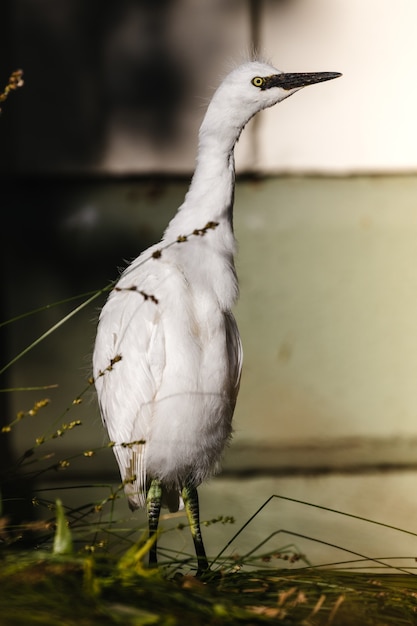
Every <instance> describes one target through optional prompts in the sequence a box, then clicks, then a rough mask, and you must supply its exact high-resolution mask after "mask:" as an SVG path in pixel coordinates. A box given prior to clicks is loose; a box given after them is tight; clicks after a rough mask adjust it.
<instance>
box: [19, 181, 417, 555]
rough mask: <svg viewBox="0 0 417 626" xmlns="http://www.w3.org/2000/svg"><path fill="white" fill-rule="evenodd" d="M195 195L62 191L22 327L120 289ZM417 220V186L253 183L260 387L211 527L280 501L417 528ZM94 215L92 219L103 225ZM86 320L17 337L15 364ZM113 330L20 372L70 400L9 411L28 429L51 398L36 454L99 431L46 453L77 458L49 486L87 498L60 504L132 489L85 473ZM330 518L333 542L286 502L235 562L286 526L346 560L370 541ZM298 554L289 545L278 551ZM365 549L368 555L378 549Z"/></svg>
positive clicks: (62, 347) (164, 189)
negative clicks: (97, 351) (76, 301)
mask: <svg viewBox="0 0 417 626" xmlns="http://www.w3.org/2000/svg"><path fill="white" fill-rule="evenodd" d="M186 186H187V183H186V182H185V181H179V182H178V181H177V182H176V181H168V182H163V181H159V182H157V183H155V182H152V183H151V182H146V181H144V182H141V181H137V182H133V181H132V182H119V183H111V184H105V185H104V184H102V183H100V182H96V183H88V184H86V183H84V184H82V185H79V184H69V185H67V186H65V185H63V187H62V189H61V191H60V193H61V196H60V195H59V194H58V193H56V197H55V200H54V202H55V203H56V204H55V205H54V206H56V215H55V219H56V225H55V229H54V230H53V231H52V234H50V235H48V236H45V239H44V240H43V239H42V237H41V236H40V234H39V233H37V232H33V231H31V230H30V228H29V230H28V232H26V234H25V235H24V237H23V234H24V229H23V230H22V233H23V234H22V237H23V240H24V241H26V237H27V238H29V239H30V238H31V239H32V240H35V241H36V246H38V251H39V256H37V255H36V254H34V253H33V250H29V251H27V250H26V249H27V246H28V244H27V243H25V244H22V247H21V249H20V251H19V254H16V255H14V256H13V257H11V256H10V258H9V259H8V263H9V265H8V272H7V274H8V281H7V293H8V305H9V310H10V314H12V312H14V313H18V312H24V311H27V310H30V309H32V308H35V307H37V306H40V305H42V304H47V303H51V302H54V301H56V300H59V299H62V298H64V297H65V296H69V295H75V294H76V293H80V292H83V291H86V290H89V289H92V288H93V287H100V286H103V285H105V284H106V283H107V282H108V281H109V280H110V279H111V278H113V277H115V276H116V274H117V269H116V267H117V265H122V264H123V257H125V258H129V257H130V256H133V255H134V254H136V253H138V252H139V251H140V250H139V246H140V245H148V244H149V243H151V242H152V241H155V240H157V239H158V237H159V236H160V234H161V232H162V230H163V228H164V226H165V224H166V222H167V221H168V219H169V218H170V217H171V215H172V214H173V212H174V210H175V207H176V206H178V204H179V203H180V201H181V198H182V197H183V194H184V192H185V190H186ZM60 198H61V199H60ZM64 199H65V202H64ZM33 202H34V197H33V195H32V194H30V193H29V194H28V200H27V204H26V205H25V206H26V208H27V209H28V210H29V211H32V212H35V211H36V210H37V208H36V206H35V205H34V204H33ZM61 205H62V206H64V205H65V207H66V209H65V211H64V212H62V206H61ZM416 205H417V177H381V178H378V177H374V178H360V177H359V178H340V179H338V178H286V177H283V178H276V179H272V178H271V179H266V180H258V181H256V180H241V181H238V186H237V193H236V209H235V229H236V234H237V238H238V240H239V247H240V250H239V255H238V258H237V269H238V273H239V276H240V284H241V298H240V302H239V304H238V306H237V308H236V316H237V319H238V322H239V325H240V329H241V333H242V339H243V344H244V352H245V359H244V372H243V378H242V386H241V392H240V396H239V400H238V405H237V409H236V414H235V431H236V432H235V437H234V441H233V443H232V445H231V447H230V449H229V450H228V452H227V454H226V458H225V463H224V467H225V473H224V474H223V477H220V478H217V479H215V480H213V481H211V483H210V484H209V485H207V486H205V487H203V488H202V489H201V497H202V510H203V516H204V517H213V516H215V515H217V514H224V515H230V514H233V515H236V517H237V520H238V523H239V524H242V523H243V522H244V521H245V520H246V519H248V518H249V516H250V515H251V514H252V513H253V512H254V511H255V510H256V508H257V507H258V506H260V505H261V504H262V502H263V501H264V500H265V499H266V498H268V497H269V496H270V495H272V493H277V492H279V493H281V494H283V495H286V496H290V497H297V498H301V499H303V500H309V501H312V502H316V503H319V504H322V505H326V506H331V507H335V508H342V509H344V510H347V511H349V512H351V513H355V514H360V515H364V516H366V517H371V518H376V519H380V520H381V521H384V522H387V523H391V524H394V525H396V526H400V527H401V526H402V527H408V528H410V525H411V530H412V529H413V524H414V522H412V523H411V524H410V520H414V519H415V512H416V511H415V504H414V502H413V498H412V493H413V491H412V485H413V484H414V482H415V478H416V476H415V469H416V466H417V436H416V431H417V420H416V419H415V414H416V412H417V403H416V399H415V398H416V392H415V387H416V386H415V384H414V381H415V377H416V372H417V345H416V344H417V332H416V326H417V315H416V312H417V269H416V268H417V206H416ZM10 209H11V210H12V207H10ZM14 211H17V208H16V206H15V207H14ZM28 215H29V214H28ZM85 215H90V218H91V220H90V222H89V225H88V226H86V224H85V222H83V219H82V217H83V216H84V217H85ZM51 219H52V218H51ZM21 223H22V224H25V220H23V219H22V220H21ZM47 223H48V222H47V221H43V222H42V227H41V231H40V232H43V231H44V229H45V228H46V227H47ZM197 226H198V225H197ZM50 238H52V240H53V241H55V247H54V249H53V250H50V248H49V244H50ZM53 238H55V239H53ZM137 242H140V244H139V243H137ZM36 246H35V247H36ZM115 250H116V251H118V252H117V254H118V255H119V256H118V258H117V259H114V258H113V257H114V252H115ZM41 252H42V254H41ZM65 267H67V269H65ZM68 268H69V269H68ZM73 270H74V271H73ZM66 272H69V273H68V275H67V274H66ZM72 306H73V305H71V306H70V305H66V306H64V305H62V306H60V307H58V308H57V309H49V310H48V311H46V312H45V313H43V314H41V315H37V316H33V317H29V318H27V319H26V320H24V321H23V322H22V321H20V322H16V323H14V324H12V325H11V326H9V338H10V340H11V355H14V354H16V353H17V351H18V350H19V349H21V348H22V347H24V346H25V345H26V344H27V343H28V342H29V341H30V340H31V339H34V338H36V337H37V336H38V335H39V334H40V333H41V332H44V331H45V330H46V329H47V328H49V327H50V325H51V324H53V323H55V322H56V321H58V320H59V319H60V318H61V317H62V315H64V314H65V313H66V312H67V311H68V310H70V309H71V308H72ZM97 313H98V303H97V305H96V304H94V305H93V306H91V307H90V308H89V309H88V310H86V311H84V312H83V313H82V314H80V315H78V316H77V317H76V318H74V320H73V321H71V322H69V323H68V324H67V325H66V326H64V327H63V328H62V329H60V330H59V331H58V332H57V333H55V334H54V335H53V336H52V337H50V338H49V339H48V340H46V341H45V342H44V343H42V344H41V345H40V346H38V347H37V348H36V349H35V350H34V351H32V352H31V353H29V354H28V355H27V356H26V357H24V358H22V359H21V360H20V361H19V362H18V364H17V365H16V366H15V367H14V368H13V376H12V380H11V381H10V384H12V385H13V386H20V385H22V386H25V385H42V384H51V383H57V384H59V385H60V387H59V388H58V389H57V390H48V391H38V392H21V393H16V394H13V395H12V396H11V400H12V407H11V409H10V411H11V414H12V415H13V414H14V413H15V412H17V411H18V410H20V409H25V408H26V409H28V408H30V407H31V406H32V403H33V401H34V400H36V399H39V398H40V397H45V396H49V397H50V398H51V399H52V404H51V405H50V407H48V408H47V409H45V410H43V411H41V412H40V413H39V414H38V415H37V416H34V417H32V418H26V419H25V420H24V421H23V422H22V423H20V424H19V425H17V426H16V427H15V428H14V429H13V431H12V433H11V436H12V437H13V442H14V445H15V448H16V450H17V451H19V452H20V453H21V452H22V451H23V450H24V449H25V448H27V447H30V446H31V445H32V443H33V441H34V438H35V437H36V436H39V435H40V434H42V433H44V432H49V431H51V430H53V429H54V428H58V427H60V425H61V424H62V423H63V422H69V421H71V420H74V419H82V421H83V426H81V427H80V428H78V429H75V430H74V431H72V432H71V433H68V434H67V435H65V436H64V437H63V438H62V439H60V440H54V441H53V442H52V443H51V445H50V446H49V448H47V447H45V448H42V449H40V452H43V451H44V450H45V451H47V450H50V451H53V452H54V453H55V457H54V458H53V460H59V459H62V458H66V457H67V456H74V458H73V459H72V460H71V465H70V467H69V468H68V470H66V471H65V472H61V473H52V472H49V473H47V474H45V475H44V476H43V477H42V479H41V482H40V483H39V484H38V486H42V487H48V486H51V485H53V486H59V485H61V486H62V487H63V486H65V485H66V486H69V485H70V486H73V487H74V486H75V489H71V490H70V491H66V490H65V491H62V492H61V491H60V490H58V491H57V492H56V491H53V492H51V491H46V492H42V493H41V495H42V496H43V497H46V498H49V499H51V500H53V499H54V498H55V497H56V496H57V495H60V496H61V497H62V498H63V499H64V501H65V502H67V503H68V504H71V505H74V506H75V505H78V504H79V502H80V501H81V502H88V501H90V500H91V499H95V498H99V497H100V498H101V497H103V493H107V488H103V489H102V490H101V491H100V492H96V491H95V490H94V489H87V490H82V489H80V487H79V486H80V485H85V484H88V485H95V484H98V483H103V482H104V483H107V482H114V483H117V481H118V474H117V469H116V463H115V461H114V459H113V456H112V454H111V452H107V453H98V454H97V455H96V456H95V457H93V458H85V457H83V456H82V451H84V450H86V449H90V448H97V447H100V446H101V445H103V444H105V441H106V437H105V435H104V432H103V429H102V426H101V423H100V419H99V416H98V411H97V407H96V403H95V399H94V396H93V395H92V394H91V393H90V394H87V396H86V399H85V401H84V402H83V403H82V404H81V405H79V406H73V407H71V402H72V400H73V399H74V398H75V397H76V396H78V394H79V393H80V392H81V391H82V389H83V388H84V386H85V381H86V379H87V377H88V375H89V373H90V354H91V350H92V345H93V340H94V329H95V318H96V316H97ZM67 407H71V408H70V410H69V412H66V409H67ZM52 422H53V423H54V425H53V427H51V423H52ZM50 462H52V461H47V463H50ZM35 467H37V466H36V465H35ZM381 469H383V470H384V471H385V473H380V470H381ZM247 473H249V474H251V475H250V476H247ZM62 481H64V482H62ZM117 513H118V515H121V516H122V518H123V524H125V523H126V524H130V525H135V524H136V523H137V521H136V520H138V519H139V520H141V523H143V521H144V520H143V516H142V517H141V516H139V517H134V518H132V519H130V521H129V520H127V518H129V517H130V513H129V511H128V509H127V507H125V503H124V502H120V503H119V505H118V510H117ZM314 515H315V516H316V518H317V519H316V522H315V523H317V524H318V527H315V526H314V525H312V521H311V519H312V513H311V511H310V509H307V508H305V507H302V506H301V507H297V506H291V507H290V508H288V506H287V505H285V507H284V505H283V504H277V503H275V504H274V505H273V506H272V507H269V508H268V509H267V511H265V512H264V513H263V516H262V518H260V519H259V520H257V521H256V522H255V525H254V526H253V528H252V530H251V531H250V533H249V535H248V536H247V539H245V540H244V541H243V540H242V543H240V542H238V545H237V547H236V549H237V550H239V551H242V550H244V549H245V546H249V547H250V546H253V545H254V542H255V541H256V540H257V538H259V539H261V538H262V537H263V536H264V534H265V533H266V534H267V533H268V532H272V531H273V530H276V529H277V528H281V527H282V526H283V525H285V527H287V528H288V527H290V528H292V529H293V530H296V532H304V533H306V534H311V533H313V531H314V533H316V530H317V529H321V531H320V532H321V536H322V538H326V539H327V540H329V538H331V537H333V538H334V540H335V541H336V540H340V541H342V543H343V542H347V541H350V534H349V533H350V532H352V533H353V534H354V533H355V532H356V531H354V529H353V527H352V526H351V525H350V522H349V520H346V519H344V520H343V523H342V522H341V521H340V520H339V519H335V518H329V517H326V515H325V514H323V515H322V514H321V513H318V512H316V513H315V514H314ZM125 516H126V520H125V519H124V518H125ZM166 523H168V522H164V524H166ZM315 529H316V530H315ZM330 529H332V530H331V531H330ZM233 532H234V529H231V528H230V527H223V526H216V527H215V528H214V527H213V528H212V529H207V531H206V536H207V538H208V546H209V551H210V552H211V553H213V552H215V551H216V549H218V548H219V547H221V546H222V545H223V543H224V541H225V540H226V539H227V538H229V537H230V536H231V535H232V533H233ZM317 532H319V530H317ZM329 533H330V534H329ZM332 533H333V535H332ZM371 534H372V542H371V543H368V544H367V542H366V541H365V544H367V545H368V546H369V550H371V551H372V554H374V555H375V554H376V553H378V552H379V553H381V552H383V551H384V550H386V552H387V553H388V554H389V553H392V552H393V551H394V552H397V553H401V552H402V551H404V552H407V553H409V552H410V551H411V548H410V547H409V543H408V540H407V541H405V540H403V539H402V538H397V537H396V538H395V540H396V541H397V543H396V548H395V550H394V548H392V549H391V547H388V548H387V547H386V541H388V540H387V539H386V538H385V535H382V534H378V532H376V533H373V529H372V531H371ZM357 538H358V536H357V535H355V540H356V539H357ZM287 540H288V538H286V539H284V538H281V537H279V538H278V540H277V541H278V545H283V544H285V543H287V542H288V541H287ZM176 541H177V539H176V540H175V542H176ZM182 541H184V540H183V539H181V542H182ZM245 542H246V543H245ZM363 543H364V542H363V541H362V543H360V542H359V544H357V545H356V548H352V549H356V550H357V551H360V550H362V551H363V550H365V548H366V545H365V546H364V545H363ZM181 546H182V544H181ZM181 546H180V547H181ZM307 549H308V550H310V551H311V552H310V554H311V556H312V557H314V555H315V554H316V552H315V549H313V548H312V547H311V545H310V544H309V546H307V547H306V548H305V550H307ZM414 551H415V550H414ZM328 558H329V559H330V558H334V556H330V555H329V556H328Z"/></svg>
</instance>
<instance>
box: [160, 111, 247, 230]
mask: <svg viewBox="0 0 417 626" xmlns="http://www.w3.org/2000/svg"><path fill="white" fill-rule="evenodd" d="M239 134H240V128H237V127H236V128H234V127H233V126H231V125H230V121H229V123H225V120H224V117H223V116H222V115H221V111H219V107H218V106H216V102H215V101H212V103H211V105H210V106H209V108H208V110H207V113H206V116H205V118H204V121H203V123H202V125H201V128H200V133H199V145H198V154H197V164H196V169H195V172H194V176H193V178H192V181H191V184H190V188H189V190H188V192H187V195H186V197H185V200H184V203H183V204H182V206H181V207H180V208H179V210H178V212H177V214H176V216H175V217H174V218H173V220H171V222H170V224H169V226H168V228H167V230H166V232H165V236H164V239H167V238H171V237H172V236H178V235H186V234H189V233H191V232H193V230H194V229H200V228H204V226H205V225H206V224H207V223H208V222H218V224H219V227H218V229H216V230H219V232H222V234H223V237H225V236H226V237H227V238H229V237H231V238H233V200H234V187H235V166H234V156H233V151H234V146H235V143H236V141H237V139H238V137H239ZM228 235H229V237H228ZM233 241H234V239H233Z"/></svg>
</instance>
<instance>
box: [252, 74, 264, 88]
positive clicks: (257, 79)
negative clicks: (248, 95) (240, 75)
mask: <svg viewBox="0 0 417 626" xmlns="http://www.w3.org/2000/svg"><path fill="white" fill-rule="evenodd" d="M263 84H264V79H263V78H262V77H261V76H255V78H252V85H255V87H262V85H263Z"/></svg>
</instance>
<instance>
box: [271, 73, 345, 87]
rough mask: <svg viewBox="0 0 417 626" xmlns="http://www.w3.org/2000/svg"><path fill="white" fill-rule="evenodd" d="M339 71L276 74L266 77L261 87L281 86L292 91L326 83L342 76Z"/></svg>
mask: <svg viewBox="0 0 417 626" xmlns="http://www.w3.org/2000/svg"><path fill="white" fill-rule="evenodd" d="M341 75H342V74H340V73H339V72H309V73H304V74H285V73H283V74H274V75H273V76H268V77H267V78H265V81H264V84H263V86H262V87H261V89H262V90H264V89H271V87H281V89H285V90H288V91H290V90H291V89H298V88H300V87H307V85H314V84H315V83H324V82H325V81H326V80H333V78H338V77H339V76H341Z"/></svg>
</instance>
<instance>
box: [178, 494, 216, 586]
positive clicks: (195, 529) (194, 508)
mask: <svg viewBox="0 0 417 626" xmlns="http://www.w3.org/2000/svg"><path fill="white" fill-rule="evenodd" d="M182 498H183V500H184V505H185V510H186V513H187V517H188V522H189V524H190V529H191V535H192V537H193V541H194V546H195V552H196V555H197V563H198V569H197V578H199V577H200V576H201V575H202V574H204V572H206V571H207V570H208V569H209V565H208V561H207V556H206V551H205V549H204V544H203V537H202V535H201V529H200V509H199V505H198V494H197V489H196V488H195V487H191V486H190V485H185V486H184V487H183V490H182Z"/></svg>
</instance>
